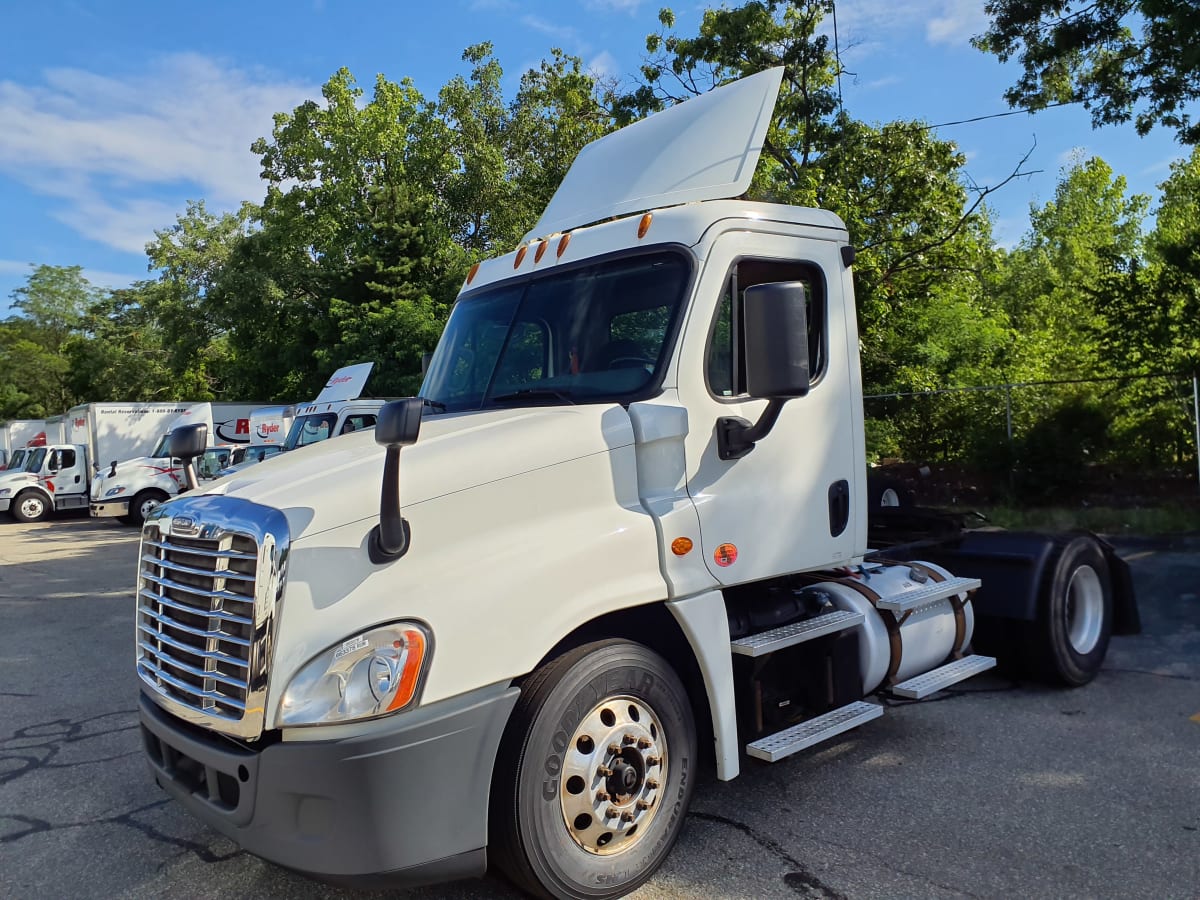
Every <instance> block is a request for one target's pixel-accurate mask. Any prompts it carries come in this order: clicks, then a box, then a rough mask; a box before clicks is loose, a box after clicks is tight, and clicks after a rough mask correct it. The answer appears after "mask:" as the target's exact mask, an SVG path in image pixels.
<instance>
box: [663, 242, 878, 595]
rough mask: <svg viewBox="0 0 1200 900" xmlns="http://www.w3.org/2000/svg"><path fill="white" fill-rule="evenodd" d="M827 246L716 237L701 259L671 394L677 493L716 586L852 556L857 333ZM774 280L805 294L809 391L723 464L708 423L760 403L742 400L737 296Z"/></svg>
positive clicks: (749, 411)
mask: <svg viewBox="0 0 1200 900" xmlns="http://www.w3.org/2000/svg"><path fill="white" fill-rule="evenodd" d="M739 224H742V223H739ZM743 227H744V224H743ZM764 227H770V226H769V223H764ZM783 227H787V226H783ZM809 230H810V231H812V232H815V233H818V234H819V230H818V229H809ZM839 249H840V244H839V242H838V241H836V240H828V239H814V238H812V237H804V236H802V234H795V235H788V234H764V233H757V232H748V231H744V230H740V231H728V232H725V233H724V234H722V235H720V236H719V237H718V238H717V239H716V241H715V242H714V243H713V245H712V248H711V250H710V252H709V254H708V258H707V260H706V262H705V267H704V271H703V273H702V275H701V278H700V281H699V283H698V285H697V294H696V302H695V304H694V305H693V312H692V315H691V317H690V318H689V321H688V326H687V333H686V336H685V341H684V345H683V348H682V351H681V356H680V369H679V372H680V375H679V392H680V399H681V400H682V401H683V403H684V405H685V406H686V407H687V409H688V418H689V433H688V437H687V440H686V454H687V485H688V493H689V494H690V496H691V498H692V500H693V502H694V503H695V506H696V510H697V513H698V515H699V518H700V530H701V541H702V546H703V550H704V555H705V563H706V565H707V566H708V568H709V570H710V571H711V573H712V574H713V576H714V577H715V578H716V579H717V580H718V581H719V582H721V583H722V584H727V585H728V584H738V583H743V582H747V581H754V580H758V579H761V578H767V577H770V576H774V575H779V574H783V573H788V572H797V571H803V570H812V569H817V568H825V567H829V566H834V565H840V564H843V563H845V562H846V561H848V560H849V559H850V557H851V556H852V554H853V552H854V545H855V530H856V529H855V527H854V523H851V522H850V521H849V519H850V514H851V510H853V509H854V505H853V503H852V495H853V493H854V492H855V490H856V489H857V482H858V481H859V475H858V471H859V469H861V468H862V466H863V458H862V448H861V446H858V444H859V443H861V441H860V440H859V441H856V438H855V435H856V433H857V434H858V435H861V422H860V421H859V422H857V424H856V416H857V417H860V416H861V412H860V411H859V409H860V407H859V405H858V400H857V384H858V374H857V356H856V355H854V353H852V352H851V350H850V349H849V347H848V344H850V342H851V340H853V341H855V342H856V341H857V333H856V331H855V329H854V325H853V322H852V321H848V318H847V317H848V316H849V315H852V312H850V311H848V310H847V309H846V306H847V305H848V304H847V303H846V298H845V296H844V294H845V291H846V287H847V285H848V284H849V278H848V277H843V276H844V275H845V274H846V273H845V269H844V266H843V264H842V260H841V255H840V252H839ZM781 281H800V282H802V283H803V284H804V285H805V288H806V291H807V299H808V303H807V309H808V330H809V357H810V359H809V364H810V372H811V389H810V392H809V394H808V395H807V396H805V397H800V398H796V399H793V400H790V401H788V402H787V403H786V404H785V405H784V407H783V410H782V412H781V413H780V415H779V419H778V421H777V423H776V425H775V427H774V429H773V430H772V431H771V432H770V433H769V434H767V435H766V436H765V437H764V438H763V439H762V440H760V441H759V442H758V443H757V444H756V445H755V446H754V448H753V449H752V450H751V451H750V452H749V453H748V454H746V455H745V456H742V457H741V458H738V459H729V460H723V459H721V458H720V456H719V454H718V442H717V422H718V420H719V419H721V418H722V417H726V416H735V417H740V418H743V419H745V420H747V421H748V422H750V423H753V422H756V421H757V420H758V418H759V416H760V415H761V414H762V412H763V410H764V409H765V407H766V405H767V401H766V400H762V399H753V398H751V397H750V396H749V395H748V394H747V393H746V382H745V354H746V352H747V347H746V344H745V339H744V335H743V329H742V327H741V323H742V315H741V301H742V295H743V293H744V291H745V290H746V288H747V287H750V286H752V285H754V284H763V283H771V282H781ZM856 350H857V347H856V344H855V345H854V351H855V353H856Z"/></svg>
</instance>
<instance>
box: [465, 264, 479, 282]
mask: <svg viewBox="0 0 1200 900" xmlns="http://www.w3.org/2000/svg"><path fill="white" fill-rule="evenodd" d="M478 271H479V263H475V265H473V266H471V271H470V272H468V273H467V284H470V283H471V282H472V281H474V280H475V273H476V272H478Z"/></svg>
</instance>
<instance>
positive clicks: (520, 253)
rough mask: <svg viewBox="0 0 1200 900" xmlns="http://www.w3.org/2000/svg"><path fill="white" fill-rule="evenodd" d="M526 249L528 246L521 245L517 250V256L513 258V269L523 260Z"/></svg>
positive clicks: (518, 266)
mask: <svg viewBox="0 0 1200 900" xmlns="http://www.w3.org/2000/svg"><path fill="white" fill-rule="evenodd" d="M528 249H529V248H528V247H522V248H521V249H520V250H518V251H517V258H516V259H514V260H513V268H514V269H518V268H520V266H521V263H522V262H524V261H525V251H526V250H528Z"/></svg>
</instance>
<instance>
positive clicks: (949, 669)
mask: <svg viewBox="0 0 1200 900" xmlns="http://www.w3.org/2000/svg"><path fill="white" fill-rule="evenodd" d="M995 665H996V660H995V659H993V658H992V657H990V656H964V657H963V658H962V659H956V660H955V661H954V662H951V663H946V665H944V666H941V667H939V668H937V669H933V670H931V671H929V672H926V673H925V674H924V675H918V676H916V677H915V678H910V679H908V681H902V682H900V683H899V684H894V685H892V686H891V688H889V692H890V693H891V694H892V695H893V696H896V697H903V698H905V699H907V700H923V699H924V698H926V697H928V696H929V695H930V694H936V693H937V692H938V691H940V690H941V689H942V688H947V687H950V685H952V684H957V683H958V682H960V681H965V680H966V679H968V678H970V677H971V676H972V675H978V674H979V673H980V672H986V671H987V670H988V669H991V668H995Z"/></svg>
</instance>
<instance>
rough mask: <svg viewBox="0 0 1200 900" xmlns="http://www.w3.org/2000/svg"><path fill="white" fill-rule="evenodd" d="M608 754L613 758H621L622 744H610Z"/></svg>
mask: <svg viewBox="0 0 1200 900" xmlns="http://www.w3.org/2000/svg"><path fill="white" fill-rule="evenodd" d="M608 752H609V753H611V754H612V755H613V756H620V755H621V745H620V744H609V745H608Z"/></svg>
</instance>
